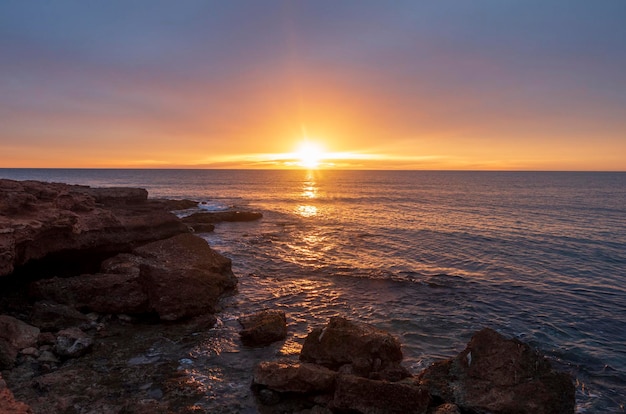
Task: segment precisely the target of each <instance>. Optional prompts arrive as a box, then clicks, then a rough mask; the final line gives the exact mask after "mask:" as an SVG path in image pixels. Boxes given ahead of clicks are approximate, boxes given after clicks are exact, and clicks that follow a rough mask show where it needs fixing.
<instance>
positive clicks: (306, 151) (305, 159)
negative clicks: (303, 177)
mask: <svg viewBox="0 0 626 414" xmlns="http://www.w3.org/2000/svg"><path fill="white" fill-rule="evenodd" d="M294 155H295V158H296V159H297V160H298V165H299V166H300V167H304V168H310V169H314V168H318V167H319V166H320V164H321V162H322V160H323V159H324V158H325V154H324V150H323V149H322V147H321V146H320V145H319V144H317V143H315V142H311V141H304V142H303V143H302V144H300V146H299V147H298V149H297V151H296V152H295V153H294Z"/></svg>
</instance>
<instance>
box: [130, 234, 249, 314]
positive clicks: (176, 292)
mask: <svg viewBox="0 0 626 414" xmlns="http://www.w3.org/2000/svg"><path fill="white" fill-rule="evenodd" d="M134 253H135V254H136V255H138V256H140V257H142V258H143V259H144V261H143V262H142V263H141V265H140V277H141V284H142V286H143V287H144V288H145V289H146V293H147V295H148V301H149V303H150V308H151V309H152V310H154V311H155V312H156V313H158V315H159V317H160V318H161V319H162V320H169V321H172V320H177V319H181V318H186V317H192V316H197V315H201V314H204V313H207V312H208V313H214V312H215V311H216V308H217V301H218V299H219V297H220V296H221V295H222V294H223V293H225V292H227V291H229V290H232V289H233V288H234V287H235V286H236V285H237V278H235V276H234V275H233V272H232V270H231V261H230V259H228V258H226V257H224V256H222V255H221V254H219V253H217V252H216V251H214V250H213V249H211V248H210V247H209V245H208V244H207V242H206V241H205V240H204V239H201V238H200V237H197V236H194V235H192V234H181V235H179V236H175V237H172V238H169V239H166V240H160V241H157V242H153V243H149V244H147V245H144V246H141V247H139V248H137V249H135V251H134Z"/></svg>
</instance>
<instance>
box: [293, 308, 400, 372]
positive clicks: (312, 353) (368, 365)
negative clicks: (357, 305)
mask: <svg viewBox="0 0 626 414" xmlns="http://www.w3.org/2000/svg"><path fill="white" fill-rule="evenodd" d="M300 360H302V361H305V362H312V363H315V364H319V365H323V366H325V367H328V368H330V369H333V370H338V369H340V368H341V367H342V366H343V365H346V364H350V365H351V367H349V370H350V371H351V372H352V373H354V374H356V375H359V376H362V377H372V378H377V379H389V380H400V379H402V378H405V377H408V376H409V375H410V374H409V373H408V372H407V371H406V369H404V368H403V367H402V366H401V365H400V362H401V361H402V350H401V349H400V342H398V340H397V339H396V338H394V337H393V336H391V335H390V334H389V333H387V332H385V331H382V330H380V329H376V328H374V327H373V326H370V325H367V324H365V323H360V322H351V321H349V320H347V319H345V318H342V317H334V318H331V319H330V321H329V322H328V324H327V325H326V326H325V327H324V328H316V329H313V331H311V333H309V335H308V336H307V337H306V339H305V341H304V345H303V346H302V351H301V353H300ZM344 369H345V368H344Z"/></svg>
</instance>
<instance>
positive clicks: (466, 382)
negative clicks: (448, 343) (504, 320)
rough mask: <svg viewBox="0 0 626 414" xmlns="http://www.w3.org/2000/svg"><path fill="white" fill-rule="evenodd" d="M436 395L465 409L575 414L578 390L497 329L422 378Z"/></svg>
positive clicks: (480, 335) (476, 338) (477, 336)
mask: <svg viewBox="0 0 626 414" xmlns="http://www.w3.org/2000/svg"><path fill="white" fill-rule="evenodd" d="M419 381H420V383H421V384H423V385H424V386H426V387H428V389H429V390H430V392H431V394H432V395H433V396H437V397H439V398H441V399H442V400H444V401H446V402H449V403H454V404H456V405H458V406H459V407H460V408H461V409H462V410H467V411H475V412H490V413H496V414H497V413H511V412H515V413H538V414H544V413H545V414H547V413H573V412H574V405H575V398H574V393H575V387H574V384H573V382H572V379H571V378H570V377H569V375H567V374H564V373H558V372H555V371H554V370H553V369H552V367H551V365H550V363H549V361H547V360H546V359H545V358H544V357H543V356H541V355H540V354H539V353H537V352H536V351H535V350H533V349H532V348H531V347H530V346H529V345H527V344H524V343H522V342H520V341H518V340H516V339H506V338H504V337H503V336H502V335H500V334H499V333H497V332H495V331H494V330H492V329H488V328H485V329H482V330H481V331H479V332H477V333H476V334H475V335H474V336H473V337H472V339H471V340H470V342H469V344H468V345H467V347H466V348H465V350H463V351H462V352H461V353H459V355H457V356H456V357H455V358H452V359H449V360H446V361H442V362H438V363H435V364H433V365H432V366H431V367H429V368H428V369H426V370H425V371H424V372H423V373H422V374H420V376H419Z"/></svg>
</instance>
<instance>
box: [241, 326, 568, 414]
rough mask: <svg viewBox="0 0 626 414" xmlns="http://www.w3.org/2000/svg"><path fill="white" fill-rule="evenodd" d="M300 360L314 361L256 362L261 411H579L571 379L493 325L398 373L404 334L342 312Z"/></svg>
mask: <svg viewBox="0 0 626 414" xmlns="http://www.w3.org/2000/svg"><path fill="white" fill-rule="evenodd" d="M300 359H301V360H302V361H307V362H296V361H287V360H280V361H270V362H262V363H261V364H259V365H258V366H257V368H256V369H255V372H254V379H253V385H252V389H253V390H254V392H255V394H256V395H257V402H258V404H259V407H260V411H261V412H263V413H279V412H294V411H298V410H303V409H312V410H313V409H315V410H318V411H324V410H332V411H333V412H350V413H364V414H383V413H428V414H459V413H461V412H467V413H502V414H504V413H527V414H530V413H546V414H547V413H573V412H574V403H575V401H574V385H573V383H572V380H571V378H570V377H569V376H568V375H567V374H564V373H558V372H555V371H554V370H553V369H552V367H551V366H550V364H549V362H548V361H547V360H546V359H545V358H544V357H543V356H541V355H540V354H538V353H537V352H536V351H534V350H533V349H531V348H530V347H529V346H528V345H527V344H524V343H522V342H520V341H517V340H514V339H506V338H504V337H503V336H502V335H500V334H498V333H497V332H495V331H493V330H491V329H483V330H481V331H479V332H477V333H476V334H475V335H474V337H473V338H472V340H471V341H470V342H469V344H468V345H467V347H466V349H465V350H464V351H463V352H461V353H460V354H459V355H458V356H456V357H455V358H451V359H449V360H446V361H441V362H437V363H435V364H433V365H432V366H431V367H429V368H427V369H426V370H425V371H424V372H422V373H421V374H420V375H418V376H408V377H407V376H406V375H405V376H398V377H396V378H391V376H388V375H385V369H389V368H390V367H394V369H396V368H397V367H399V366H400V365H399V364H400V362H401V359H402V353H401V351H400V345H399V343H398V341H397V340H396V339H395V338H393V337H392V336H391V335H389V334H388V333H386V332H384V331H381V330H379V329H376V328H374V327H372V326H370V325H367V324H363V323H356V322H352V321H349V320H347V319H345V318H339V317H336V318H331V319H330V321H329V322H328V324H327V325H326V326H325V327H323V328H315V329H313V330H312V331H311V333H310V334H309V335H308V336H307V338H306V340H305V343H304V346H303V348H302V352H301V354H300ZM378 368H382V370H378ZM381 377H387V378H382V379H381Z"/></svg>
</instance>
